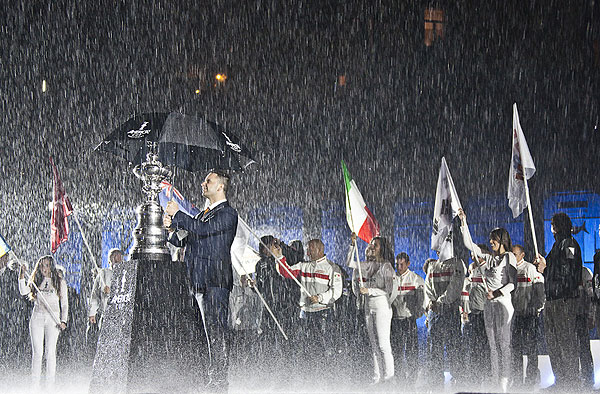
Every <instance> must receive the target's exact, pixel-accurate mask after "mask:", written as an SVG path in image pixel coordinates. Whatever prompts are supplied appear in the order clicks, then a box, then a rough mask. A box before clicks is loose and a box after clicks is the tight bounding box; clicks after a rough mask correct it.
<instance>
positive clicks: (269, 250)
mask: <svg viewBox="0 0 600 394" xmlns="http://www.w3.org/2000/svg"><path fill="white" fill-rule="evenodd" d="M238 220H239V221H240V223H242V224H243V225H244V226H246V228H247V229H248V231H250V234H252V235H254V237H255V238H256V239H257V240H258V242H259V243H260V244H261V245H262V246H264V248H265V249H266V250H267V251H268V252H269V253H270V254H271V256H273V258H275V261H277V262H279V259H280V257H277V256H275V253H273V252H272V251H271V248H269V247H268V246H267V245H266V244H265V243H264V242H263V241H262V240H261V239H260V237H259V236H258V235H256V233H255V232H254V231H253V230H252V228H250V226H249V225H248V223H246V222H245V221H244V219H242V218H241V217H239V215H238ZM279 266H280V267H283V269H284V270H286V272H287V273H288V274H289V275H290V277H291V278H292V279H293V280H294V282H296V284H297V285H298V286H300V289H301V290H302V291H304V292H305V293H306V295H307V296H309V297H312V294H310V293H309V292H308V290H306V287H304V286H303V285H302V283H300V282H299V281H298V279H297V278H296V277H295V276H294V274H292V272H291V271H290V270H289V268H288V267H287V266H286V265H284V264H279Z"/></svg>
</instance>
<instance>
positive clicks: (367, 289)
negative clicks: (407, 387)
mask: <svg viewBox="0 0 600 394" xmlns="http://www.w3.org/2000/svg"><path fill="white" fill-rule="evenodd" d="M342 172H343V175H344V186H345V187H344V195H345V202H346V220H347V222H348V226H349V227H350V231H352V245H351V247H350V252H349V253H348V257H349V263H348V266H349V267H350V268H353V269H354V271H353V272H352V290H353V292H354V294H355V295H356V297H357V302H358V304H359V305H358V307H359V308H364V312H365V324H366V326H367V333H368V335H369V342H370V344H371V351H372V352H373V369H374V373H373V382H374V383H379V381H380V379H381V371H380V369H381V368H383V371H384V381H389V380H390V379H392V378H393V376H394V356H393V354H392V344H391V338H390V330H391V324H392V315H393V313H392V307H391V304H392V302H393V301H394V299H393V298H392V293H393V294H394V295H395V294H396V292H394V291H393V290H394V283H395V271H394V267H393V266H392V263H393V261H394V251H393V249H392V248H391V246H390V244H389V243H388V241H387V239H385V238H382V237H380V236H379V223H377V220H375V217H374V215H373V214H372V213H371V211H370V210H369V208H367V204H365V200H364V199H363V197H362V194H361V193H360V190H358V186H356V183H355V182H354V180H353V179H352V177H351V176H350V172H349V171H348V169H347V168H346V163H344V161H343V160H342ZM357 237H358V238H360V239H362V240H363V241H365V242H368V243H369V245H368V246H367V250H366V252H365V254H366V257H367V261H365V262H360V261H359V258H358V247H357V245H356V238H357Z"/></svg>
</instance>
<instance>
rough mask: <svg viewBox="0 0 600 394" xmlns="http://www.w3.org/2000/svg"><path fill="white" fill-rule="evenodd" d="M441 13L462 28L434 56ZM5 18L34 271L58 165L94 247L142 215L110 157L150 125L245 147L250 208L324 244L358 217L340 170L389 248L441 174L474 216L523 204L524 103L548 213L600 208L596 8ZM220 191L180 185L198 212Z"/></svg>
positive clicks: (116, 4)
mask: <svg viewBox="0 0 600 394" xmlns="http://www.w3.org/2000/svg"><path fill="white" fill-rule="evenodd" d="M491 3H493V4H491ZM567 3H570V5H567ZM430 5H431V6H433V7H434V8H437V9H441V10H443V12H444V16H445V23H444V37H443V39H442V38H437V39H436V40H434V42H433V45H431V46H429V47H428V46H426V45H425V44H424V35H425V34H424V11H425V9H426V8H427V7H428V6H430ZM0 18H1V20H2V23H1V25H0V35H1V37H2V39H1V40H0V49H1V50H0V53H1V54H2V55H1V62H2V64H1V67H0V94H1V96H2V100H1V103H2V104H1V105H2V107H1V117H2V122H1V124H0V134H1V136H2V138H0V149H1V152H2V155H1V156H0V167H1V169H2V174H3V179H2V193H1V194H0V195H1V196H2V219H0V231H1V232H2V234H5V235H6V234H10V240H11V243H12V244H13V247H14V248H15V249H17V250H20V251H21V252H22V253H23V254H24V255H25V257H27V258H29V259H30V260H33V259H34V258H37V257H39V255H41V254H43V253H45V252H46V251H47V247H48V238H49V234H48V233H49V228H48V227H49V225H48V222H49V216H50V212H49V211H48V209H47V205H48V202H49V201H51V192H52V183H51V167H50V162H49V157H50V156H53V157H54V160H55V162H56V164H57V166H58V168H59V172H60V174H61V177H62V179H63V183H64V184H65V187H66V188H67V192H68V193H69V195H70V196H71V200H72V201H73V204H74V206H75V208H76V209H79V210H80V212H81V215H80V216H81V218H82V221H83V223H84V226H85V227H86V228H87V230H88V233H89V237H90V238H91V239H92V241H91V242H92V243H93V244H94V245H99V242H100V235H99V230H98V228H99V226H100V223H101V217H103V216H104V215H105V214H106V212H109V211H110V210H111V209H114V208H119V207H122V208H131V207H134V206H136V205H137V204H139V203H140V201H141V200H142V194H141V191H140V182H139V181H138V180H137V179H136V178H135V177H134V176H133V174H132V173H131V166H128V165H127V163H125V162H123V161H121V160H120V159H117V158H115V157H112V156H110V154H108V153H103V152H96V151H93V148H94V146H96V145H97V144H98V143H99V142H100V141H102V138H103V137H104V136H105V135H108V134H109V133H110V132H111V131H112V130H113V129H114V128H116V127H117V126H118V125H119V124H120V123H122V122H124V121H125V120H127V119H128V118H129V117H130V116H132V115H133V114H135V113H142V112H153V111H158V112H169V111H181V112H183V113H186V114H198V115H202V116H205V117H207V118H208V119H210V120H216V121H218V122H219V123H220V124H222V125H223V126H225V127H226V128H227V129H228V130H230V131H231V132H233V133H235V134H236V135H238V136H239V137H240V139H241V140H242V141H243V142H244V143H245V144H246V145H247V146H248V147H249V148H250V149H251V150H252V151H253V153H254V156H255V159H256V160H257V161H258V163H259V164H258V165H256V166H254V167H253V168H251V169H249V170H248V171H247V172H246V173H243V174H240V175H239V176H236V177H235V179H234V184H233V187H232V193H231V195H230V199H231V200H232V202H233V205H234V206H236V207H237V208H238V210H239V211H240V213H241V214H242V215H246V214H247V213H248V212H250V211H251V210H252V209H254V208H257V207H265V206H266V207H268V206H271V205H277V204H284V205H285V204H289V205H296V206H299V207H301V208H303V209H305V215H306V219H305V220H306V222H305V225H306V227H307V230H306V231H307V232H308V233H309V234H308V236H309V237H311V236H319V234H318V225H317V224H315V223H314V221H312V222H311V219H310V218H311V217H313V218H314V217H318V216H319V214H318V213H319V212H320V209H321V208H322V206H323V204H324V203H325V202H327V201H332V200H337V201H340V202H341V201H342V200H343V198H344V195H343V181H342V175H341V169H340V160H341V159H344V160H345V161H346V163H347V165H348V169H349V170H350V172H351V174H352V175H353V177H354V179H355V180H356V182H357V184H358V186H359V187H360V189H361V191H362V192H363V196H364V198H365V200H366V201H367V204H368V205H369V206H370V207H371V209H372V210H373V211H374V212H375V214H376V216H377V218H378V219H379V221H380V222H381V223H382V227H383V234H384V235H388V236H389V235H391V232H392V225H393V208H394V203H395V202H397V201H400V200H405V199H408V200H411V201H412V200H414V201H423V200H427V201H433V198H434V196H435V185H436V181H437V176H438V170H439V165H440V160H441V157H442V156H445V157H446V160H447V161H448V165H449V168H450V171H451V173H452V175H453V178H454V182H455V184H456V186H457V189H458V192H459V195H460V196H461V198H462V199H463V200H468V199H469V198H475V197H482V196H483V197H485V196H498V195H500V196H503V195H505V194H506V187H507V182H508V170H509V160H510V152H511V128H512V105H513V103H514V102H516V103H517V105H518V109H519V115H520V120H521V125H522V127H523V131H524V133H525V136H526V138H527V142H528V144H529V147H530V150H531V153H532V156H533V158H534V161H535V163H536V167H537V173H536V175H535V176H534V178H533V179H532V180H531V181H530V186H531V193H532V200H533V204H534V209H536V208H535V207H538V208H537V209H539V210H540V215H541V206H542V203H543V199H544V197H545V196H547V195H549V193H551V192H554V191H565V190H590V191H592V192H600V190H599V189H600V187H599V184H598V181H597V175H596V174H597V172H598V171H597V168H598V166H599V165H600V159H599V158H598V149H597V146H598V142H599V140H600V132H599V131H597V126H598V122H599V117H600V111H599V103H600V93H599V92H600V90H599V88H600V77H599V71H600V49H599V45H600V22H599V21H600V5H598V2H596V1H575V2H563V1H537V2H533V1H532V2H528V1H513V0H509V1H501V2H488V1H462V2H454V1H452V2H450V1H448V2H446V1H439V2H423V1H329V0H318V1H317V0H311V1H240V2H236V1H177V2H169V1H153V2H150V1H148V2H130V1H105V0H100V1H93V2H92V1H87V2H86V1H80V2H70V1H20V2H16V3H14V4H11V5H10V6H6V7H3V10H1V11H0ZM217 73H224V74H226V75H227V80H226V82H225V83H217V82H216V80H215V75H216V74H217ZM340 76H344V77H345V78H343V79H345V85H344V84H342V83H341V80H340ZM42 80H46V81H47V91H46V92H42ZM196 90H199V93H196ZM203 176H204V174H197V175H194V174H189V173H185V172H183V171H177V172H176V175H175V179H174V184H175V186H176V187H178V188H179V189H180V190H181V191H182V192H183V193H184V194H185V195H186V196H189V197H190V198H191V199H192V200H195V201H196V202H200V200H201V198H200V189H199V184H200V180H201V178H203ZM315 220H316V219H315ZM539 220H541V217H540V218H539ZM317 221H318V220H317Z"/></svg>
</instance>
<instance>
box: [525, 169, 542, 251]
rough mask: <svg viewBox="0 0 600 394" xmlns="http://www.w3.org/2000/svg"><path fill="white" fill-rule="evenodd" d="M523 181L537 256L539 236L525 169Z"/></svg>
mask: <svg viewBox="0 0 600 394" xmlns="http://www.w3.org/2000/svg"><path fill="white" fill-rule="evenodd" d="M523 181H524V182H525V197H526V198H527V211H528V212H529V225H530V226H531V236H532V237H533V248H534V250H535V258H536V259H537V256H538V254H540V253H539V251H538V246H537V237H536V236H535V227H534V226H533V213H532V212H531V200H530V199H529V184H528V183H527V174H526V173H525V171H523Z"/></svg>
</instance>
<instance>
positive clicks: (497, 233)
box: [490, 227, 512, 252]
mask: <svg viewBox="0 0 600 394" xmlns="http://www.w3.org/2000/svg"><path fill="white" fill-rule="evenodd" d="M490 240H492V241H497V242H498V243H499V244H500V245H502V246H504V251H505V252H511V251H512V241H511V240H510V234H508V231H506V229H505V228H503V227H496V228H495V229H493V230H492V231H491V232H490Z"/></svg>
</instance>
